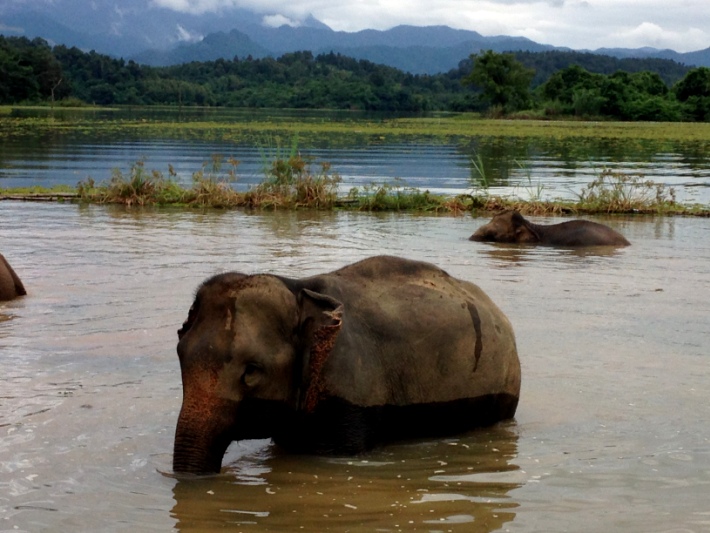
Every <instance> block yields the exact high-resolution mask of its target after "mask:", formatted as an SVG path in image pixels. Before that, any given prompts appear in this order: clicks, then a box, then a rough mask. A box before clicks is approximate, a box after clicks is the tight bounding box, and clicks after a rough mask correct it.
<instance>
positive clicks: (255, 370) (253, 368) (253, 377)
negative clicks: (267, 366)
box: [242, 363, 262, 387]
mask: <svg viewBox="0 0 710 533" xmlns="http://www.w3.org/2000/svg"><path fill="white" fill-rule="evenodd" d="M261 375H262V369H261V367H260V366H259V365H257V364H255V363H247V364H246V366H245V367H244V374H242V383H244V385H246V386H247V387H254V386H256V384H257V383H258V382H259V380H260V379H261Z"/></svg>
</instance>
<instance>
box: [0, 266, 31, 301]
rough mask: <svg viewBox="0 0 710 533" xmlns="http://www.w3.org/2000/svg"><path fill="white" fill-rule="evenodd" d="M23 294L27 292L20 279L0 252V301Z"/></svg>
mask: <svg viewBox="0 0 710 533" xmlns="http://www.w3.org/2000/svg"><path fill="white" fill-rule="evenodd" d="M25 294H27V291H26V290H25V286H24V285H23V284H22V281H20V278H19V277H18V275H17V274H16V273H15V271H14V270H13V269H12V267H11V266H10V263H8V262H7V260H6V259H5V257H4V256H3V255H2V254H0V302H4V301H7V300H13V299H14V298H17V297H18V296H24V295H25Z"/></svg>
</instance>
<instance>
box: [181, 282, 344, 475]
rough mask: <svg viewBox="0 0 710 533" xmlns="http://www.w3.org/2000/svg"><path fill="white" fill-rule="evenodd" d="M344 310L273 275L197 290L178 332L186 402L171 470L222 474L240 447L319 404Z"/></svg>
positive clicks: (269, 433)
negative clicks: (234, 447)
mask: <svg viewBox="0 0 710 533" xmlns="http://www.w3.org/2000/svg"><path fill="white" fill-rule="evenodd" d="M341 308H342V306H341V304H340V303H339V302H338V301H336V300H334V299H333V298H331V297H329V296H326V295H323V294H319V293H317V292H313V291H310V290H308V289H299V290H294V289H291V288H289V287H288V286H287V285H286V283H285V282H284V281H283V280H281V279H280V278H277V277H275V276H271V275H253V276H247V275H244V274H239V273H227V274H221V275H218V276H215V277H213V278H211V279H209V280H207V281H206V282H205V283H204V284H202V286H201V287H200V288H199V290H198V292H197V294H196V297H195V300H194V303H193V305H192V307H191V308H190V312H189V315H188V318H187V320H186V321H185V323H184V324H183V326H182V328H181V329H180V330H179V331H178V338H179V341H178V345H177V352H178V356H179V359H180V368H181V373H182V384H183V402H182V408H181V410H180V415H179V418H178V423H177V428H176V432H175V444H174V454H173V470H174V471H175V472H186V473H214V472H219V470H220V467H221V462H222V457H223V456H224V453H225V451H226V449H227V447H228V446H229V444H230V442H231V441H233V440H239V439H246V438H267V437H270V436H273V433H274V432H275V431H277V430H278V428H280V427H282V425H283V423H284V420H285V419H287V418H288V417H290V416H291V415H292V414H293V413H295V412H297V411H299V410H308V409H312V408H313V405H314V403H315V402H317V400H318V394H319V386H320V385H319V378H320V370H321V368H322V366H323V363H324V361H325V358H327V355H328V352H329V347H330V346H332V344H333V343H334V341H335V338H336V337H337V335H338V332H339V329H340V325H341V312H342V311H341Z"/></svg>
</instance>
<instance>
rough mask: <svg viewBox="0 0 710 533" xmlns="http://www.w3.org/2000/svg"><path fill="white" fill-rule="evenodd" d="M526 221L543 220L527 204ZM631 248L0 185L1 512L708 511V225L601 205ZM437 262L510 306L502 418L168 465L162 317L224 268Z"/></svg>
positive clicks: (553, 519) (199, 521) (209, 523)
mask: <svg viewBox="0 0 710 533" xmlns="http://www.w3.org/2000/svg"><path fill="white" fill-rule="evenodd" d="M533 220H534V221H536V222H545V223H549V222H555V221H556V220H554V219H544V220H543V219H536V218H533ZM595 220H599V221H602V222H605V223H607V224H610V225H612V226H613V227H614V228H616V229H617V230H619V231H621V232H622V233H623V234H624V235H626V236H627V237H628V238H629V240H630V241H631V242H632V243H633V244H632V246H630V247H628V248H623V249H617V250H607V249H597V250H586V251H571V250H559V249H551V248H520V247H513V246H501V245H491V244H482V243H473V242H469V241H468V240H467V238H468V236H469V235H470V234H471V233H472V232H473V231H474V230H475V228H476V227H478V226H479V225H480V224H483V223H484V222H485V221H486V219H478V218H471V217H470V216H468V215H467V216H462V217H449V216H440V217H431V216H416V215H402V214H384V215H372V214H365V213H299V212H291V213H264V214H250V213H246V212H243V211H229V212H220V211H208V212H202V211H198V210H171V209H162V210H150V209H147V210H138V209H128V210H126V209H123V208H112V207H104V206H75V205H61V204H33V203H29V204H28V203H22V202H8V201H5V202H2V203H1V204H0V243H1V248H0V251H1V252H2V253H3V254H4V255H5V256H6V258H7V259H8V260H9V261H10V263H11V264H12V265H13V266H14V268H15V270H16V271H17V272H18V273H19V275H20V276H21V277H22V279H23V281H24V284H25V286H26V288H27V290H28V292H29V295H28V296H27V297H24V298H22V299H19V300H16V301H13V302H9V303H2V304H0V531H31V532H37V531H109V532H111V531H115V532H119V531H121V532H123V531H161V532H162V531H201V532H202V531H213V530H215V531H216V530H222V529H229V530H232V531H247V532H248V531H255V532H256V531H299V530H303V531H454V532H456V531H460V532H471V531H474V532H484V531H486V532H487V531H497V530H502V531H521V532H522V531H525V532H527V531H580V530H584V531H625V532H626V531H634V532H647V531H655V532H671V531H673V532H679V531H683V532H686V531H692V532H701V531H709V530H710V503H708V498H707V492H706V491H707V490H708V486H709V485H710V432H709V431H708V427H710V408H709V407H708V405H710V389H709V388H708V387H707V375H708V370H707V369H708V338H710V336H709V334H710V325H709V323H708V318H707V317H708V316H709V314H710V300H709V299H708V294H710V291H709V289H710V223H709V222H708V220H706V219H695V218H680V217H675V218H645V217H632V218H622V217H615V218H609V219H606V218H596V219H595ZM379 253H390V254H396V255H402V256H405V257H410V258H414V259H423V260H428V261H432V262H435V263H436V264H438V265H440V266H442V267H443V268H445V269H446V270H448V271H449V272H450V273H451V274H453V275H456V276H458V277H462V278H465V279H468V280H471V281H474V282H476V283H478V284H479V285H480V286H481V287H482V288H483V289H484V290H485V291H486V292H487V293H488V294H489V295H490V296H491V297H492V298H493V299H494V300H495V301H496V302H497V303H498V304H499V305H500V307H501V308H502V309H503V310H504V312H505V313H506V314H507V315H508V316H509V318H510V319H511V322H512V324H513V326H514V328H515V331H516V335H517V341H518V348H519V352H520V358H521V364H522V372H523V386H522V395H521V402H520V407H519V409H518V413H517V416H516V419H515V420H514V421H512V422H508V423H504V424H500V425H498V426H495V427H493V428H488V429H484V430H480V431H473V432H471V433H468V434H466V435H461V436H456V437H452V438H447V439H441V440H425V441H416V442H405V443H398V444H394V445H390V446H386V447H383V448H380V449H377V450H375V451H373V452H371V453H368V454H365V455H362V456H358V457H337V458H322V457H306V456H291V455H284V454H282V453H279V451H278V450H276V449H275V448H274V447H273V446H272V445H271V444H270V442H269V441H268V440H260V441H245V442H242V443H234V444H233V445H232V446H231V447H230V449H229V450H228V452H227V455H226V456H225V459H224V463H223V464H224V468H223V472H222V474H221V475H219V476H216V477H211V478H206V479H191V480H180V481H178V480H176V479H174V478H173V477H171V476H170V475H169V474H170V470H171V459H172V457H171V452H172V439H173V432H174V428H175V423H176V420H177V414H178V410H179V408H180V401H181V384H180V372H179V365H178V361H177V357H176V354H175V344H176V341H177V335H176V330H177V329H178V328H179V327H180V325H181V324H182V322H183V320H184V319H185V318H186V315H187V310H188V308H189V306H190V304H191V301H192V296H193V293H194V290H195V289H196V287H197V285H198V284H199V283H200V282H201V281H202V280H203V279H204V278H205V277H207V276H209V275H212V274H215V273H217V272H222V271H225V270H241V271H245V272H262V271H265V272H275V273H280V274H284V275H290V276H305V275H310V274H315V273H318V272H324V271H327V270H331V269H334V268H337V267H340V266H342V265H345V264H347V263H350V262H353V261H355V260H358V259H361V258H364V257H367V256H370V255H374V254H379Z"/></svg>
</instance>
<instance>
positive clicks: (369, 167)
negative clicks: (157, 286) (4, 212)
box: [0, 108, 710, 206]
mask: <svg viewBox="0 0 710 533" xmlns="http://www.w3.org/2000/svg"><path fill="white" fill-rule="evenodd" d="M13 113H14V115H17V116H25V115H28V116H30V117H32V116H35V115H42V114H46V113H53V114H52V117H53V118H54V119H55V120H56V121H57V123H58V124H61V123H62V122H63V121H66V122H71V121H72V120H79V121H81V122H82V123H86V124H87V125H89V124H91V122H92V120H96V121H107V120H108V121H114V122H115V123H116V125H117V127H116V128H114V130H113V131H112V132H111V133H103V134H102V135H101V136H84V135H82V134H80V133H75V134H67V133H56V134H55V135H46V136H45V137H42V138H37V137H33V136H31V135H24V134H18V132H13V135H12V136H8V137H7V138H3V140H2V142H0V187H29V186H34V185H41V186H44V187H52V186H55V185H62V184H63V185H70V186H75V185H76V184H77V182H79V181H82V180H85V179H87V178H92V179H93V180H94V181H96V182H97V183H98V182H102V181H107V180H109V179H110V177H111V175H112V172H113V171H114V170H120V171H121V172H122V173H123V174H124V176H127V175H129V174H130V167H131V165H133V164H134V163H136V162H138V161H143V162H144V164H145V168H146V169H147V170H149V171H152V170H157V171H160V172H162V173H163V175H165V176H168V173H169V171H168V169H169V166H171V167H172V168H173V169H174V171H175V173H176V175H175V176H174V179H176V180H177V181H178V182H180V183H182V184H183V185H188V186H189V185H190V184H191V179H192V174H193V173H194V172H196V171H199V170H200V169H201V168H203V165H205V164H207V168H208V169H209V167H210V165H211V163H212V156H213V155H217V156H220V157H221V158H223V159H227V158H230V157H232V158H234V159H236V160H238V161H239V165H238V167H237V169H236V173H237V181H236V182H235V183H234V187H235V188H236V189H238V190H242V191H244V190H247V189H248V188H249V187H252V186H253V185H255V184H257V183H259V182H261V181H263V179H264V169H265V166H267V165H268V163H269V162H270V161H271V160H273V158H275V157H284V156H288V154H289V151H290V149H291V142H292V141H293V140H294V139H296V141H297V148H298V150H299V151H300V153H301V155H303V156H304V157H307V158H312V159H313V160H314V161H315V162H316V164H315V165H314V167H313V169H314V170H317V169H318V167H317V163H324V162H327V163H330V164H331V171H332V172H334V173H337V174H339V175H340V176H341V178H342V183H341V192H342V193H343V194H346V193H347V192H348V191H349V190H350V189H351V188H352V187H360V188H362V187H367V186H370V185H372V184H373V183H375V184H380V185H381V184H383V183H391V184H397V185H399V186H407V187H418V188H421V189H428V190H430V191H431V192H434V193H441V194H447V195H456V194H462V193H469V192H471V191H472V188H473V187H474V185H475V184H476V183H479V181H480V180H479V175H478V174H477V173H476V172H475V171H474V169H473V167H474V165H472V163H471V162H472V160H473V161H476V162H482V163H483V168H484V172H485V177H486V179H487V181H488V182H489V184H490V192H491V193H492V194H499V195H504V196H515V197H518V198H522V199H530V198H535V199H537V198H540V199H544V200H554V199H558V198H562V199H567V200H575V199H576V198H577V195H578V194H579V193H580V192H581V191H582V189H583V188H584V187H585V186H586V185H588V184H589V183H590V182H591V181H593V180H594V179H595V178H596V177H598V176H599V174H600V173H601V172H602V171H603V170H604V169H610V170H612V171H614V172H620V173H624V174H628V175H631V176H635V177H638V176H640V177H643V179H644V180H653V181H654V182H656V183H658V184H661V185H663V186H665V187H666V192H668V189H669V188H671V187H672V188H673V189H674V190H675V193H676V198H677V200H678V201H679V202H681V203H685V204H688V203H691V204H692V203H700V204H703V205H705V206H707V205H710V157H708V155H707V154H708V144H707V143H706V142H699V141H687V142H683V141H656V140H627V139H605V138H600V139H595V138H591V139H579V138H575V139H554V138H522V139H516V138H503V137H484V136H480V135H476V132H475V130H473V126H472V132H471V135H470V136H466V137H459V138H447V139H442V138H426V137H421V136H420V137H403V136H394V135H391V136H382V137H380V136H374V137H373V136H365V135H363V134H361V133H358V128H357V124H358V122H357V120H358V119H359V118H365V119H367V120H382V118H383V117H381V116H380V117H379V118H377V117H374V118H373V117H370V116H363V115H359V114H355V113H346V112H342V113H337V112H330V111H328V112H318V111H305V112H304V111H296V110H294V111H292V112H291V113H289V112H287V111H281V110H277V111H274V110H248V111H245V110H209V109H195V110H190V109H185V110H183V111H181V112H178V111H175V110H165V109H163V110H161V109H157V110H151V109H145V108H139V109H137V110H132V109H123V110H120V111H111V112H108V111H104V112H94V113H93V114H89V113H88V112H81V113H80V114H77V113H76V112H72V111H68V110H56V111H51V110H23V109H18V110H14V111H13ZM137 119H140V120H143V121H153V120H162V121H166V123H168V124H169V123H170V122H171V121H172V122H191V121H215V122H236V123H237V124H238V123H242V122H248V121H250V120H267V121H273V122H278V121H283V120H297V121H300V122H303V123H304V124H305V123H308V122H309V121H338V120H342V121H348V122H352V124H353V128H352V130H353V131H352V134H348V135H332V134H319V135H315V136H313V135H301V136H298V135H297V134H294V136H293V138H290V139H289V138H287V139H283V138H279V137H278V136H273V135H270V134H268V133H264V134H263V135H257V138H251V139H248V140H245V139H244V138H242V136H240V135H239V134H238V132H239V128H238V127H235V129H234V131H233V132H232V134H233V135H235V136H236V137H238V140H230V139H225V138H223V135H225V134H224V133H220V132H219V131H215V132H214V135H213V137H214V139H212V140H200V141H197V140H194V139H189V138H185V139H171V138H169V137H168V136H166V138H159V139H154V138H151V139H145V138H141V137H140V136H139V135H138V136H137V134H132V133H130V132H128V131H125V130H121V129H120V127H119V126H118V125H119V124H120V121H121V120H134V121H135V120H137ZM60 131H61V130H60ZM223 168H224V169H226V165H225V166H224V167H223ZM472 176H473V178H474V179H473V180H472ZM649 199H653V193H652V195H651V198H649Z"/></svg>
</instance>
